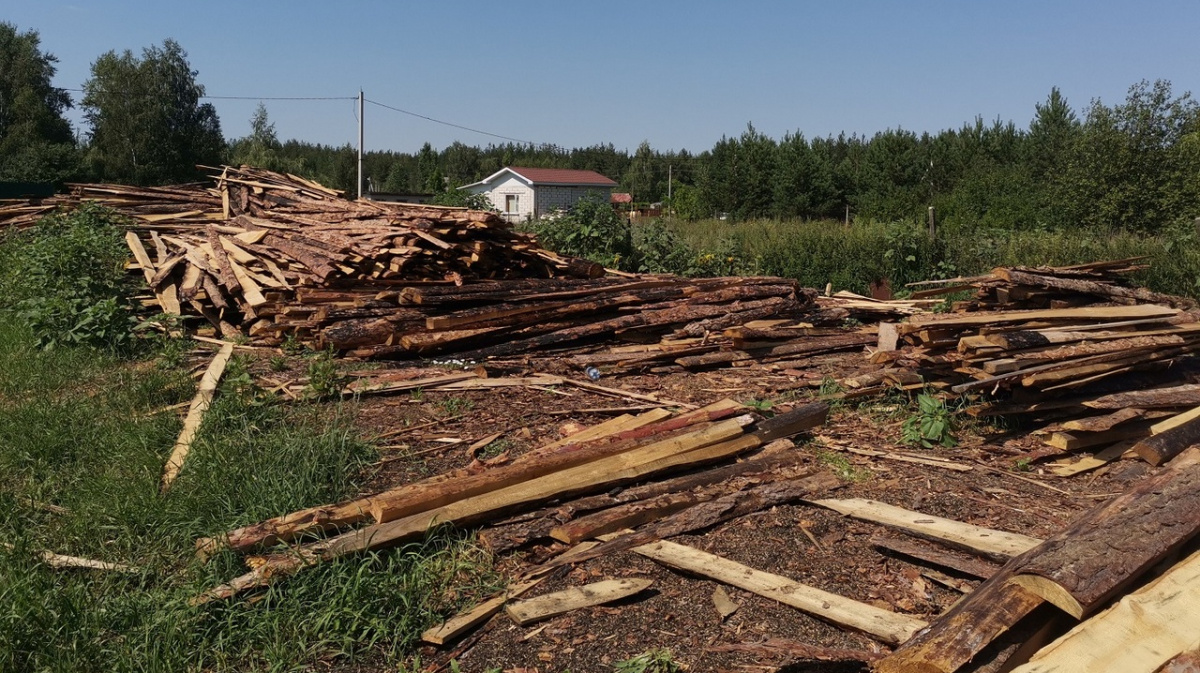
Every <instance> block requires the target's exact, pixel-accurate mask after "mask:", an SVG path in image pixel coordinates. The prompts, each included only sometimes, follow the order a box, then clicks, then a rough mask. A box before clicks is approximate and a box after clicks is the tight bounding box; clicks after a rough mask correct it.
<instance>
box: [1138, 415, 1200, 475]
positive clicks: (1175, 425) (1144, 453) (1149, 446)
mask: <svg viewBox="0 0 1200 673" xmlns="http://www.w3.org/2000/svg"><path fill="white" fill-rule="evenodd" d="M1197 411H1198V409H1193V410H1192V411H1191V412H1187V413H1183V414H1179V415H1178V416H1175V417H1174V418H1170V419H1168V420H1167V421H1164V422H1162V423H1158V424H1155V426H1154V427H1152V428H1151V431H1152V432H1153V430H1154V428H1161V429H1160V430H1159V431H1158V432H1156V433H1154V434H1152V435H1151V436H1150V437H1147V438H1145V439H1143V440H1142V441H1140V442H1138V443H1137V444H1135V445H1134V447H1133V450H1134V451H1135V452H1137V454H1138V455H1139V456H1141V457H1142V458H1143V459H1145V461H1146V462H1148V463H1150V464H1151V465H1155V466H1158V465H1162V464H1163V463H1165V462H1167V461H1168V460H1171V459H1172V458H1174V457H1175V456H1178V455H1179V454H1180V453H1182V452H1183V451H1184V450H1185V449H1187V448H1188V447H1189V446H1192V445H1194V444H1196V443H1200V415H1198V414H1197V413H1196V412H1197Z"/></svg>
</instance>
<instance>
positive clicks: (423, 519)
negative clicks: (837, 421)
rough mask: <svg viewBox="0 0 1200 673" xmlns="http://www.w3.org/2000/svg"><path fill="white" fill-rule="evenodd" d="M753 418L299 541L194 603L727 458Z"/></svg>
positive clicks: (738, 449) (746, 440) (751, 439)
mask: <svg viewBox="0 0 1200 673" xmlns="http://www.w3.org/2000/svg"><path fill="white" fill-rule="evenodd" d="M752 421H753V418H752V417H750V416H743V417H739V418H736V419H731V420H729V421H723V422H721V423H717V424H715V425H713V426H711V427H709V428H706V429H704V430H701V431H699V432H697V433H694V434H693V436H692V437H680V438H676V439H672V440H667V441H665V442H658V443H655V444H650V445H648V446H646V447H643V448H640V449H636V450H634V451H630V452H627V453H623V454H618V455H615V456H610V457H608V458H605V459H601V460H598V461H595V462H593V463H588V464H584V465H578V466H576V467H572V468H568V469H566V470H561V471H559V472H556V473H554V475H553V478H552V479H550V478H547V479H535V480H533V481H527V482H522V483H518V484H514V485H512V486H508V487H505V488H501V489H497V490H495V491H491V492H489V493H483V494H480V495H477V496H474V497H471V498H466V499H464V500H459V501H457V502H454V503H451V504H449V505H445V506H443V507H438V508H436V509H432V510H429V511H425V512H421V513H419V514H414V515H412V516H408V517H405V518H402V519H397V520H395V521H390V522H387V523H381V524H376V525H374V526H369V527H367V528H364V529H361V530H355V531H349V532H347V533H343V534H342V535H339V536H337V537H333V538H329V539H327V540H319V541H317V542H312V543H309V544H306V545H303V546H301V547H297V548H295V549H294V550H292V552H291V553H287V554H277V555H273V556H269V557H266V558H263V559H261V560H260V561H259V562H257V563H256V564H255V565H256V567H255V568H254V569H253V570H252V571H250V572H249V573H246V574H245V575H241V576H239V577H236V578H234V579H233V580H231V581H230V582H229V583H227V584H223V585H220V586H218V587H215V588H213V589H210V590H209V591H206V592H204V593H203V594H201V595H199V596H197V597H196V598H194V599H192V603H193V604H197V605H198V604H203V603H207V602H209V601H213V600H222V599H227V598H231V597H233V596H236V595H237V594H239V593H241V592H243V591H247V590H250V589H255V588H258V587H262V586H266V585H268V584H270V583H271V582H274V581H276V580H278V579H280V578H282V577H286V576H288V575H291V574H294V573H296V572H299V571H300V570H303V569H304V568H306V567H308V566H310V565H312V564H314V563H319V562H321V561H325V560H330V559H333V558H338V557H341V556H346V555H349V554H354V553H359V552H362V551H366V550H370V549H377V548H381V547H385V546H391V545H394V544H398V543H400V542H403V541H405V540H410V539H415V538H417V537H419V536H421V535H424V534H425V533H426V532H427V531H428V530H429V529H430V528H431V527H432V526H435V525H442V524H454V525H469V524H472V523H478V522H480V521H484V520H487V519H488V518H489V517H495V516H497V515H498V514H501V513H503V512H506V511H512V510H515V509H519V508H520V507H522V506H527V505H530V504H533V503H537V502H544V501H547V500H551V499H553V498H561V497H565V496H569V495H574V494H582V493H587V492H594V491H596V490H601V489H603V488H607V487H611V486H613V485H617V484H621V483H627V482H630V481H636V480H638V479H642V478H645V477H647V476H650V475H652V474H657V473H660V472H665V471H667V470H670V469H674V468H678V467H682V466H693V465H701V464H705V463H709V462H716V461H719V460H723V459H727V458H730V457H732V456H735V455H737V454H739V453H742V452H743V451H747V450H749V449H752V448H754V447H756V446H759V445H760V444H761V443H762V442H761V440H759V439H758V438H757V437H755V436H754V435H743V436H740V437H738V436H737V435H738V434H740V433H741V431H742V427H743V426H744V425H746V424H749V423H751V422H752ZM732 437H736V438H732ZM697 447H703V448H697Z"/></svg>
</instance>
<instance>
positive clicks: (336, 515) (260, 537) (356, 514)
mask: <svg viewBox="0 0 1200 673" xmlns="http://www.w3.org/2000/svg"><path fill="white" fill-rule="evenodd" d="M712 406H713V407H716V406H717V405H712ZM724 407H725V408H730V409H740V408H741V405H738V404H737V403H736V402H727V403H726V404H725V405H724ZM664 416H669V413H668V412H666V411H662V410H654V411H649V412H646V413H644V414H641V415H639V416H637V417H634V416H628V415H626V416H622V417H617V418H614V419H609V420H608V421H605V422H604V423H601V424H599V425H595V426H592V427H591V428H588V429H585V430H583V431H581V432H580V433H578V434H577V435H575V436H574V438H567V439H564V440H560V441H559V442H554V443H551V444H549V445H547V446H544V447H542V448H540V449H536V450H535V451H531V452H530V453H529V454H526V456H530V455H536V456H544V455H549V454H551V453H552V452H554V451H558V450H561V449H564V448H567V447H570V446H572V445H574V446H576V448H579V449H582V448H583V446H584V443H585V442H590V441H599V440H602V439H605V438H608V437H611V436H612V435H614V434H617V433H620V432H629V431H632V430H636V429H638V428H641V427H645V426H646V425H649V424H651V423H654V422H656V421H660V420H662V419H663V417H664ZM529 460H533V459H532V458H531V459H529ZM524 462H525V461H522V460H521V459H518V460H517V461H514V462H513V464H512V465H513V466H516V465H518V464H523V463H524ZM510 468H511V466H510ZM484 474H488V473H484ZM463 478H472V475H470V474H469V473H466V472H460V473H450V474H449V475H445V476H443V477H440V478H439V477H435V478H433V479H427V480H425V481H421V482H417V483H415V484H410V485H406V486H402V487H400V488H399V489H393V491H388V492H384V493H382V494H378V495H377V496H368V497H365V498H357V499H355V500H350V501H346V502H342V503H338V504H335V505H320V506H318V507H310V508H307V509H303V510H300V511H297V512H292V513H290V514H286V515H284V516H280V517H275V518H272V519H267V520H266V521H261V522H259V523H256V524H253V525H250V526H245V527H243V528H238V529H236V530H232V531H229V532H227V533H225V534H224V535H221V536H218V537H215V538H200V539H198V540H196V554H197V556H199V557H200V558H202V559H203V558H207V557H208V556H211V555H212V554H213V553H214V552H216V551H218V550H220V549H232V550H234V551H246V550H249V549H253V548H255V547H259V546H267V545H272V544H275V543H277V542H289V541H291V540H294V539H296V538H297V537H298V536H300V535H303V534H306V533H309V532H320V531H326V530H330V529H334V528H338V527H342V526H350V525H354V524H357V523H361V522H363V521H367V520H368V519H370V518H371V512H370V507H371V504H372V498H373V497H385V496H389V494H392V495H395V494H399V493H408V494H412V493H420V492H422V489H431V488H432V489H436V488H439V487H440V485H444V484H446V483H448V482H451V481H455V480H458V479H463ZM396 497H399V496H396Z"/></svg>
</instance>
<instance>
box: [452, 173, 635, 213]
mask: <svg viewBox="0 0 1200 673" xmlns="http://www.w3.org/2000/svg"><path fill="white" fill-rule="evenodd" d="M616 186H617V183H616V182H615V181H613V180H610V179H608V178H606V177H604V176H603V175H600V174H599V173H597V172H595V171H577V170H570V169H565V168H519V167H516V166H509V167H507V168H501V169H500V170H498V171H496V172H495V173H493V174H491V175H489V176H487V177H486V178H484V179H483V180H480V181H479V182H476V183H472V184H469V185H463V186H462V187H459V189H465V190H467V191H469V192H470V193H472V194H486V195H487V196H488V198H489V199H490V200H491V202H492V205H493V206H494V207H495V208H496V210H499V211H500V212H501V213H503V215H504V217H505V218H507V219H508V220H509V221H519V220H526V219H530V218H535V217H541V216H543V215H545V214H547V213H550V212H552V211H554V210H559V209H563V208H570V207H571V206H573V205H575V204H576V203H578V202H579V200H580V199H582V198H583V197H585V196H587V195H588V194H589V193H596V194H598V195H599V196H600V197H601V198H602V199H604V202H605V203H608V200H609V197H610V196H611V195H612V189H613V187H616Z"/></svg>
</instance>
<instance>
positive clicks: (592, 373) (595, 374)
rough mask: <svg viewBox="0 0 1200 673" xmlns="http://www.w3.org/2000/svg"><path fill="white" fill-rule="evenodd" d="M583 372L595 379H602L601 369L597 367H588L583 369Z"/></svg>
mask: <svg viewBox="0 0 1200 673" xmlns="http://www.w3.org/2000/svg"><path fill="white" fill-rule="evenodd" d="M583 373H584V374H587V377H588V378H589V379H591V380H593V381H599V380H600V370H599V369H596V368H595V367H588V368H586V369H584V370H583Z"/></svg>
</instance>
